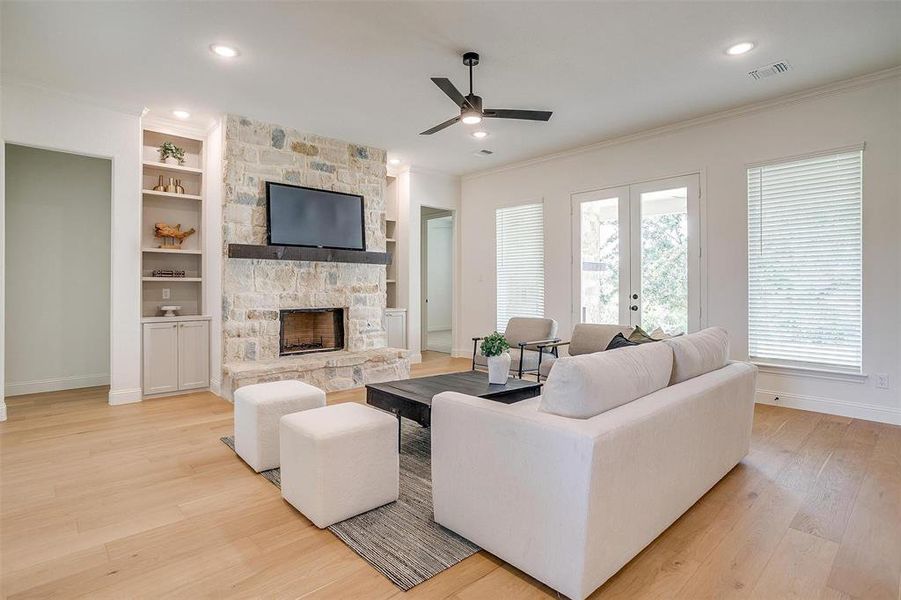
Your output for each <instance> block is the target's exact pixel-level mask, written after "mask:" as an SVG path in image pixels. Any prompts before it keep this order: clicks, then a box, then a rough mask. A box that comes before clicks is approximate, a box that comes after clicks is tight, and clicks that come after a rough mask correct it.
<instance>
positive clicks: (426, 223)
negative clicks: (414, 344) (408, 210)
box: [420, 206, 454, 354]
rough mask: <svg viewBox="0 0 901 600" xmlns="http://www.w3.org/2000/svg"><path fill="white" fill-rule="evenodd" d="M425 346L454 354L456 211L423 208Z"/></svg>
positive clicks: (422, 330)
mask: <svg viewBox="0 0 901 600" xmlns="http://www.w3.org/2000/svg"><path fill="white" fill-rule="evenodd" d="M421 232H422V241H421V244H420V247H421V249H422V260H421V261H420V265H421V269H422V272H421V282H422V285H421V289H422V298H421V303H422V310H421V313H420V314H421V316H422V324H421V328H420V331H421V332H422V333H421V339H422V349H423V350H428V351H431V352H442V353H445V354H450V353H451V347H452V345H453V344H452V338H453V336H452V333H451V331H452V322H453V298H454V214H453V212H452V211H449V210H445V209H438V208H429V207H426V206H423V207H422V223H421Z"/></svg>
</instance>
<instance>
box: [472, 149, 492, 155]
mask: <svg viewBox="0 0 901 600" xmlns="http://www.w3.org/2000/svg"><path fill="white" fill-rule="evenodd" d="M492 154H494V151H493V150H485V149H482V150H479V151H478V152H476V156H491V155H492Z"/></svg>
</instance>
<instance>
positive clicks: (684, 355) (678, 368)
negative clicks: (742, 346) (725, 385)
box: [662, 327, 729, 385]
mask: <svg viewBox="0 0 901 600" xmlns="http://www.w3.org/2000/svg"><path fill="white" fill-rule="evenodd" d="M662 343H663V344H666V345H667V346H669V347H670V348H672V349H673V374H672V377H671V378H670V385H673V384H676V383H682V382H683V381H685V380H686V379H691V378H693V377H697V376H698V375H703V374H704V373H709V372H710V371H716V370H717V369H721V368H722V367H724V366H726V363H727V362H729V335H728V334H727V333H726V330H725V329H723V328H722V327H708V328H707V329H702V330H701V331H698V332H696V333H689V334H688V335H681V336H679V337H674V338H670V339H667V340H663V342H662Z"/></svg>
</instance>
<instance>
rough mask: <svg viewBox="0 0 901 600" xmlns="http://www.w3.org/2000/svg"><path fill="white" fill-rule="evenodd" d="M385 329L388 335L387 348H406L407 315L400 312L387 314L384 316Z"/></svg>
mask: <svg viewBox="0 0 901 600" xmlns="http://www.w3.org/2000/svg"><path fill="white" fill-rule="evenodd" d="M385 329H386V331H387V333H388V346H389V347H390V348H406V347H407V315H406V313H402V312H389V313H386V314H385Z"/></svg>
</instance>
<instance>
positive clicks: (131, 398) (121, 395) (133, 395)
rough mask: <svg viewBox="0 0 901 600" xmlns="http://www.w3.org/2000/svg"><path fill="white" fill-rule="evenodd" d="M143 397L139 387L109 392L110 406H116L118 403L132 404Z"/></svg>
mask: <svg viewBox="0 0 901 600" xmlns="http://www.w3.org/2000/svg"><path fill="white" fill-rule="evenodd" d="M142 399H143V394H142V390H141V388H131V389H123V390H115V391H114V390H110V393H109V403H110V405H112V406H118V405H120V404H134V403H135V402H140V401H141V400H142Z"/></svg>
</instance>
